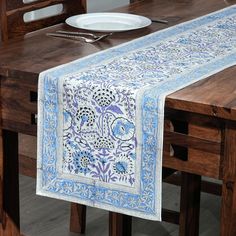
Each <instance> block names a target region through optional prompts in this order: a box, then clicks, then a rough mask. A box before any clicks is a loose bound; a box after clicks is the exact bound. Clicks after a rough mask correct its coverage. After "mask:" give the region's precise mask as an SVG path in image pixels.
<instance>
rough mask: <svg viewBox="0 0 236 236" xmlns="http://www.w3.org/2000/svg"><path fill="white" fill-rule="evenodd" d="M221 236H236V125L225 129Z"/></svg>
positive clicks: (229, 124) (229, 125)
mask: <svg viewBox="0 0 236 236" xmlns="http://www.w3.org/2000/svg"><path fill="white" fill-rule="evenodd" d="M222 165H223V166H222V171H223V173H222V177H223V187H222V203H221V204H222V207H221V234H220V235H221V236H234V235H236V124H231V123H228V124H226V128H225V152H224V158H223V161H222Z"/></svg>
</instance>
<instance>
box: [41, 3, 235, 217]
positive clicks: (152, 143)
mask: <svg viewBox="0 0 236 236" xmlns="http://www.w3.org/2000/svg"><path fill="white" fill-rule="evenodd" d="M235 64H236V6H235V5H234V6H231V7H228V8H225V9H223V10H221V11H218V12H214V13H211V14H209V15H206V16H203V17H200V18H197V19H195V20H192V21H189V22H186V23H182V24H179V25H177V26H174V27H171V28H168V29H165V30H162V31H159V32H155V33H152V34H150V35H147V36H144V37H142V38H139V39H136V40H133V41H131V42H129V43H126V44H122V45H120V46H117V47H114V48H111V49H108V50H105V51H102V52H99V53H96V54H93V55H91V56H88V57H85V58H82V59H79V60H76V61H73V62H71V63H68V64H65V65H62V66H59V67H56V68H52V69H50V70H47V71H44V72H42V73H41V74H40V76H39V91H38V92H39V98H38V163H37V174H38V175H37V194H39V195H43V196H48V197H53V198H57V199H63V200H68V201H71V202H77V203H81V204H86V205H88V206H93V207H99V208H102V209H106V210H109V211H113V212H120V213H124V214H128V215H132V216H137V217H142V218H145V219H151V220H161V173H162V170H161V169H162V150H163V147H162V146H163V122H164V102H165V97H166V95H168V94H170V93H172V92H174V91H176V90H178V89H181V88H183V87H185V86H188V85H190V84H192V83H194V82H196V81H199V80H201V79H204V78H206V77H208V76H210V75H212V74H214V73H217V72H219V71H221V70H223V69H225V68H227V67H230V66H232V65H235Z"/></svg>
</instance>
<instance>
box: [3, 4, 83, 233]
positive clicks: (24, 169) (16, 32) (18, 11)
mask: <svg viewBox="0 0 236 236" xmlns="http://www.w3.org/2000/svg"><path fill="white" fill-rule="evenodd" d="M50 7H58V9H61V11H59V12H58V13H56V14H53V15H50V14H49V15H47V16H45V17H40V18H39V19H37V20H34V19H33V20H30V19H28V20H25V19H26V17H25V16H26V14H30V13H31V12H32V11H36V12H37V11H38V10H40V11H41V13H44V12H45V11H47V12H48V13H50V11H51V10H50ZM86 10H87V9H86V0H38V1H33V2H32V1H31V2H30V1H28V2H26V3H24V2H23V0H0V14H1V15H0V28H1V39H2V41H3V42H6V41H8V40H9V39H12V38H17V37H24V35H26V34H27V33H30V32H33V31H37V30H39V29H42V28H45V27H49V26H53V25H56V24H58V23H63V22H64V21H65V19H66V18H67V17H69V16H72V15H76V14H80V13H85V12H86ZM32 14H33V13H32ZM28 18H29V17H28ZM32 97H34V95H32ZM35 135H36V134H35ZM19 150H20V155H19V171H20V173H21V174H23V175H26V176H30V177H36V137H32V136H29V135H25V134H20V135H19ZM85 216H86V208H85V206H82V205H78V204H74V203H72V204H71V221H70V229H71V231H72V232H76V233H84V231H85Z"/></svg>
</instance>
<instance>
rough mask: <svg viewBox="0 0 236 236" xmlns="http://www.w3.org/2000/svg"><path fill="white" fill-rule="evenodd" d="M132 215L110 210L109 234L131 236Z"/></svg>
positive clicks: (111, 235)
mask: <svg viewBox="0 0 236 236" xmlns="http://www.w3.org/2000/svg"><path fill="white" fill-rule="evenodd" d="M131 234H132V217H131V216H127V215H123V214H119V213H114V212H109V236H131Z"/></svg>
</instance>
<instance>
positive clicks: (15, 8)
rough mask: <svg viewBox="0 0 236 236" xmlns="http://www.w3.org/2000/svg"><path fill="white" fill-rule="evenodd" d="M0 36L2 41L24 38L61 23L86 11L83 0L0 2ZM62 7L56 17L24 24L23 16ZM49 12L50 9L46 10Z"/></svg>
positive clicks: (0, 0)
mask: <svg viewBox="0 0 236 236" xmlns="http://www.w3.org/2000/svg"><path fill="white" fill-rule="evenodd" d="M0 5H1V9H0V13H1V16H0V17H1V35H2V40H3V41H7V40H8V39H10V38H15V37H19V36H24V35H25V34H27V33H29V32H32V31H36V30H39V29H42V28H45V27H49V26H52V25H55V24H58V23H62V22H64V21H65V19H66V18H67V17H69V16H72V15H76V14H80V13H84V12H85V11H86V1H85V0H38V1H33V2H30V1H28V3H24V2H23V0H0ZM56 5H57V6H59V5H60V6H62V11H61V12H59V13H58V14H56V15H53V16H48V17H44V18H41V19H38V20H32V21H28V22H26V21H25V20H24V18H25V14H27V13H29V12H32V11H38V10H40V9H41V10H46V9H45V8H48V7H53V6H56ZM48 11H50V9H48Z"/></svg>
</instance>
